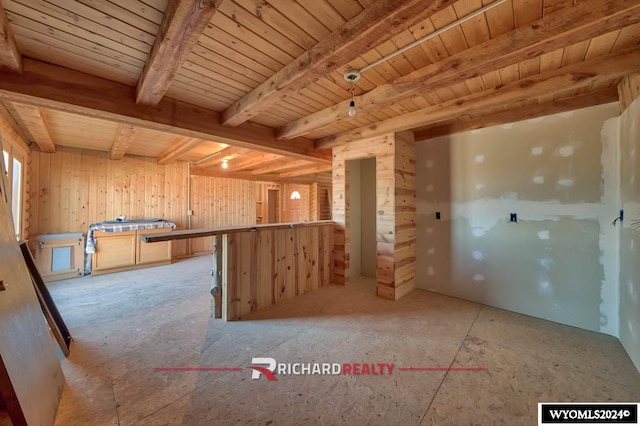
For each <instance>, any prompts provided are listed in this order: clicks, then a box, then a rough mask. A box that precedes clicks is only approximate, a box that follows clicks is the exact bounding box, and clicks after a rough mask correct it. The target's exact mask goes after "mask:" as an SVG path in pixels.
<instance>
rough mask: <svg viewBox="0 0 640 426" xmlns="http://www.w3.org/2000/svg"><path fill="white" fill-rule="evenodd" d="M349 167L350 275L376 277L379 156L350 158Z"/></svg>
mask: <svg viewBox="0 0 640 426" xmlns="http://www.w3.org/2000/svg"><path fill="white" fill-rule="evenodd" d="M346 167H347V170H348V176H349V180H348V188H349V196H348V199H349V276H350V277H360V276H364V277H370V278H376V267H377V262H376V159H375V158H365V159H362V160H351V161H347V162H346ZM374 283H375V281H374Z"/></svg>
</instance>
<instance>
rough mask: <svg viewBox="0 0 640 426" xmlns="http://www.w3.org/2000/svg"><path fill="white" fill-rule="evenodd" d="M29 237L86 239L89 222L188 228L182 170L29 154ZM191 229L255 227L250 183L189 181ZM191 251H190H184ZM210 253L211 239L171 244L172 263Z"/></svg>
mask: <svg viewBox="0 0 640 426" xmlns="http://www.w3.org/2000/svg"><path fill="white" fill-rule="evenodd" d="M30 160H31V163H30V166H31V167H30V168H29V176H30V185H29V193H30V197H31V202H30V208H29V210H30V211H29V213H30V220H29V230H28V231H29V234H30V235H32V236H35V235H39V234H54V233H67V232H82V233H85V234H86V232H87V229H88V227H89V225H90V224H91V223H94V222H101V221H104V220H114V219H115V218H116V217H118V216H123V215H124V216H127V218H128V219H145V218H147V219H148V218H156V217H158V218H163V219H166V220H170V221H173V222H175V223H176V225H177V227H178V229H186V228H187V227H188V215H187V210H188V207H187V164H186V163H183V162H175V163H171V164H167V165H158V164H157V162H156V160H155V159H152V158H145V157H134V156H126V157H125V158H124V159H123V160H118V161H113V160H110V159H109V153H108V152H98V151H90V150H81V149H75V148H65V147H60V146H59V147H58V149H57V152H56V153H54V154H46V153H42V152H39V151H33V152H32V153H31V154H30ZM191 179H192V181H191V183H192V185H191V201H192V207H191V209H192V210H193V211H194V214H193V216H192V224H191V225H192V226H191V227H192V228H196V227H203V228H206V227H214V226H223V225H251V224H254V223H255V201H256V189H255V182H248V181H240V180H235V179H225V178H217V177H204V176H193V177H192V178H191ZM189 247H190V248H191V250H188V249H189ZM210 250H211V241H210V239H200V240H193V241H192V242H191V243H188V242H187V241H184V240H183V241H175V242H174V246H173V253H174V256H176V257H178V256H185V255H188V254H191V253H194V252H195V253H197V252H200V251H202V252H206V251H210Z"/></svg>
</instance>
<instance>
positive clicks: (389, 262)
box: [332, 132, 416, 300]
mask: <svg viewBox="0 0 640 426" xmlns="http://www.w3.org/2000/svg"><path fill="white" fill-rule="evenodd" d="M372 157H375V159H376V249H377V250H376V252H377V255H376V265H377V266H376V275H377V277H376V280H377V293H378V296H381V297H384V298H387V299H391V300H397V299H399V298H401V297H402V296H404V295H405V294H407V293H408V292H409V291H411V290H412V289H414V288H415V271H416V265H415V262H416V255H415V246H416V205H415V159H414V138H413V132H402V133H389V134H386V135H382V136H378V137H375V138H370V139H365V140H360V141H354V142H350V143H347V144H345V145H340V146H337V147H334V148H333V191H332V192H333V206H332V211H333V221H334V222H335V223H336V226H335V228H334V229H335V231H334V232H335V234H334V241H335V245H334V277H333V282H334V283H337V284H346V283H347V282H348V280H349V234H350V232H349V226H350V222H351V221H350V212H349V187H348V184H347V182H348V168H347V165H346V162H347V161H350V160H361V159H365V158H372Z"/></svg>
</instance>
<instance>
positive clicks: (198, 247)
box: [191, 176, 257, 253]
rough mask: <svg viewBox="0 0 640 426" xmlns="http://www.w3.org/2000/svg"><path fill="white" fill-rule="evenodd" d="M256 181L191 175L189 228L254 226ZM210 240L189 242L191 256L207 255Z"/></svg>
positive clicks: (203, 239)
mask: <svg viewBox="0 0 640 426" xmlns="http://www.w3.org/2000/svg"><path fill="white" fill-rule="evenodd" d="M256 195H257V191H256V182H252V181H247V180H239V179H227V178H219V177H208V176H191V209H192V210H193V213H194V214H193V216H192V217H191V228H192V229H196V228H214V227H217V226H232V225H253V224H255V223H256ZM212 244H213V239H212V237H206V238H197V239H193V240H192V241H191V252H192V253H205V252H207V253H209V252H211V248H212Z"/></svg>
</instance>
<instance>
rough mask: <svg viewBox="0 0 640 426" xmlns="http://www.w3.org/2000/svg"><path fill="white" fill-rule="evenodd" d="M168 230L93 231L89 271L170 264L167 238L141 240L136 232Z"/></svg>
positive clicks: (169, 249)
mask: <svg viewBox="0 0 640 426" xmlns="http://www.w3.org/2000/svg"><path fill="white" fill-rule="evenodd" d="M167 231H168V229H166V228H163V229H140V230H134V231H124V232H103V231H95V232H94V234H93V235H94V237H95V240H96V251H95V253H93V258H92V262H91V265H92V274H93V275H100V274H105V273H109V272H118V271H126V270H129V269H135V268H145V267H148V266H157V265H166V264H169V263H171V241H162V242H158V243H143V242H142V241H140V235H143V234H154V233H159V232H167Z"/></svg>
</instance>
